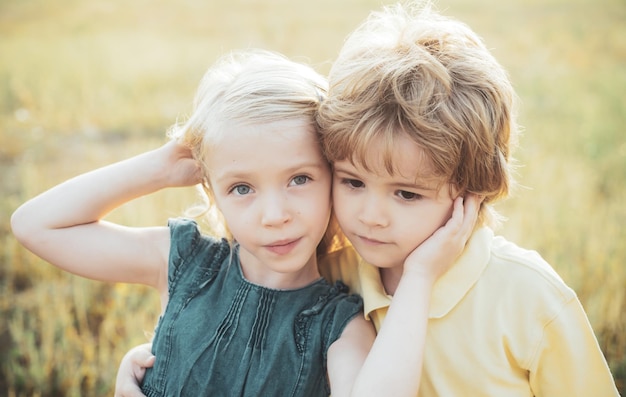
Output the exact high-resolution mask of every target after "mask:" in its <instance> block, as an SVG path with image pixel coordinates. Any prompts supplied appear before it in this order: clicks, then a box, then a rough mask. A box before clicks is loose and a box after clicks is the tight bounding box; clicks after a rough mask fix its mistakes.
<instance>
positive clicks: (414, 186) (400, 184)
mask: <svg viewBox="0 0 626 397" xmlns="http://www.w3.org/2000/svg"><path fill="white" fill-rule="evenodd" d="M333 170H334V171H335V172H340V173H343V174H346V175H348V176H349V177H351V178H354V179H359V180H360V179H363V178H362V177H361V176H359V175H357V174H355V173H354V172H353V171H351V170H347V169H345V168H342V167H341V166H339V167H333ZM366 172H367V171H366ZM369 174H371V175H375V174H373V173H369ZM392 178H395V176H392ZM390 185H392V186H394V187H397V188H401V189H402V188H404V189H417V190H428V191H437V190H438V189H437V188H436V187H433V186H428V185H425V184H418V183H415V182H395V181H394V182H393V183H391V184H390Z"/></svg>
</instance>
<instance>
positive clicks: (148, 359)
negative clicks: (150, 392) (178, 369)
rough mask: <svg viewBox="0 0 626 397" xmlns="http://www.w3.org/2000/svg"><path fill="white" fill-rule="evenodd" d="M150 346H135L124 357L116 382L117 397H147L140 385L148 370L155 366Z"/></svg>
mask: <svg viewBox="0 0 626 397" xmlns="http://www.w3.org/2000/svg"><path fill="white" fill-rule="evenodd" d="M150 346H151V345H150V344H149V343H148V344H143V345H139V346H135V347H133V348H132V349H131V350H129V351H128V353H126V354H125V355H124V357H123V358H122V362H121V363H120V368H119V370H118V371H117V379H116V380H115V397H145V395H144V394H143V393H142V392H141V388H140V387H139V385H140V384H141V382H142V381H143V377H144V375H145V374H146V368H151V367H152V366H153V365H154V360H155V357H154V355H152V353H151V351H150Z"/></svg>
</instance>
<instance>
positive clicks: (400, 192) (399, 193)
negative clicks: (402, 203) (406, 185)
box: [396, 190, 422, 201]
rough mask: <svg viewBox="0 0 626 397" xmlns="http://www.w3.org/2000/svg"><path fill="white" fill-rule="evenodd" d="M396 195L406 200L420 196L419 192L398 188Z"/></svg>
mask: <svg viewBox="0 0 626 397" xmlns="http://www.w3.org/2000/svg"><path fill="white" fill-rule="evenodd" d="M396 195H397V196H398V197H400V198H401V199H402V200H406V201H412V200H419V199H421V198H422V196H420V195H419V194H417V193H412V192H407V191H406V190H398V191H397V192H396Z"/></svg>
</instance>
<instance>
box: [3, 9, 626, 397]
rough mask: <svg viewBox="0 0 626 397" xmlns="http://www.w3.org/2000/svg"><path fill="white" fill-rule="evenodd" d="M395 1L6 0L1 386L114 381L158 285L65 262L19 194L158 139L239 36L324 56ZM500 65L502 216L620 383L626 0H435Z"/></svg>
mask: <svg viewBox="0 0 626 397" xmlns="http://www.w3.org/2000/svg"><path fill="white" fill-rule="evenodd" d="M384 3H390V2H389V1H387V2H385V1H382V2H381V1H380V0H379V1H374V0H345V1H332V0H319V1H310V0H264V1H259V0H233V1H228V2H226V1H217V0H215V1H208V0H207V1H201V0H182V1H174V0H162V1H148V0H125V1H121V0H111V1H107V2H101V1H95V0H83V1H79V0H66V1H63V2H57V1H52V0H3V1H1V2H0V54H1V55H0V193H1V194H0V247H1V248H0V318H1V319H2V320H1V321H0V395H7V396H111V395H112V394H113V393H112V390H113V386H114V380H115V374H116V371H117V367H118V364H119V361H120V359H121V358H122V356H123V355H124V353H125V352H126V351H127V350H128V349H129V348H130V347H132V346H134V345H136V344H139V343H142V342H144V341H146V340H147V339H148V338H149V336H150V335H149V334H150V332H151V330H152V328H153V326H154V324H155V321H156V319H157V316H158V313H159V310H160V308H159V301H158V297H157V295H156V293H154V292H153V291H151V290H149V289H146V288H144V287H140V286H135V285H115V286H112V285H108V284H104V283H99V282H95V281H90V280H85V279H81V278H78V277H74V276H71V275H68V274H66V273H63V272H61V271H59V270H57V269H55V268H53V267H52V266H50V265H49V264H47V263H45V262H43V261H41V260H39V259H38V258H36V257H35V256H34V255H32V254H30V253H28V252H27V251H25V250H24V249H23V248H21V247H20V246H19V245H18V243H17V242H16V241H15V239H14V238H13V237H12V235H11V232H10V227H9V218H10V215H11V213H12V212H13V210H14V209H15V208H16V207H17V206H18V205H19V204H20V203H22V202H23V201H25V200H26V199H28V198H30V197H32V196H33V195H35V194H37V193H39V192H41V191H43V190H45V189H47V188H49V187H51V186H52V185H54V184H56V183H58V182H61V181H62V180H64V179H66V178H68V177H71V176H73V175H76V174H78V173H80V172H83V171H87V170H89V169H92V168H95V167H98V166H101V165H104V164H107V163H110V162H113V161H116V160H120V159H122V158H126V157H129V156H131V155H134V154H137V153H140V152H142V151H144V150H147V149H150V148H154V147H156V146H157V145H159V144H160V143H162V142H163V141H164V134H165V130H166V129H167V128H168V126H169V125H170V124H172V123H173V122H174V121H175V120H176V119H177V118H180V117H184V115H185V114H186V112H188V111H189V109H190V105H191V101H192V98H193V95H194V92H195V88H196V85H197V83H198V82H199V79H200V78H201V76H202V74H203V73H204V71H205V69H206V68H207V67H208V66H209V65H210V64H211V63H212V62H213V61H214V60H215V59H216V58H217V57H218V56H219V55H220V54H222V53H224V52H226V51H228V50H230V49H234V48H244V47H262V48H267V49H271V50H275V51H279V52H282V53H284V54H286V55H288V56H290V57H292V58H295V59H298V60H302V61H306V62H309V63H311V64H312V65H314V66H315V67H316V68H317V69H318V70H319V71H320V72H323V73H325V72H327V71H328V68H329V65H330V63H331V62H332V60H333V58H334V56H335V54H336V53H337V51H338V50H339V48H340V46H341V44H342V40H343V38H344V37H345V36H346V35H347V34H348V32H349V31H350V30H351V29H353V28H354V27H356V25H357V24H358V23H359V22H360V21H361V20H362V19H363V18H364V17H365V16H366V15H367V13H368V11H369V10H370V9H374V8H378V7H379V6H380V5H381V4H384ZM437 4H438V7H439V8H440V9H442V10H443V11H444V12H445V13H446V14H449V15H452V16H455V17H458V18H460V19H461V20H463V21H465V22H467V23H468V24H470V26H471V27H472V28H474V30H476V31H477V32H478V33H479V34H480V35H481V36H483V38H484V39H485V41H486V43H487V44H488V46H489V47H490V48H492V49H493V53H494V55H495V56H496V57H497V58H498V59H499V60H500V61H501V63H502V64H503V65H504V66H505V67H506V68H507V69H508V70H509V72H510V75H511V79H512V81H513V83H514V85H515V87H516V89H517V91H518V94H519V97H520V100H521V108H520V124H521V125H522V126H523V127H524V134H523V136H522V138H521V140H520V144H521V146H520V148H519V150H518V151H517V152H516V157H517V158H518V160H519V162H520V164H521V165H522V166H521V167H520V168H519V171H518V180H519V182H520V183H521V185H522V186H523V187H522V188H520V189H518V190H517V191H516V194H515V196H514V197H512V198H511V199H510V200H508V201H506V202H505V203H503V204H502V205H501V206H500V207H499V209H500V210H501V212H502V213H503V214H504V215H505V216H506V217H507V218H508V220H507V222H506V223H504V225H503V227H502V228H501V230H500V232H501V233H502V234H503V235H505V236H507V237H509V238H510V239H512V240H514V241H516V242H517V243H519V244H520V245H522V246H525V247H528V248H533V249H536V250H537V251H539V252H540V253H541V254H542V255H543V256H544V257H545V258H546V259H547V260H548V261H549V262H550V263H551V264H552V265H553V266H554V267H555V269H556V270H557V271H558V272H559V274H560V275H561V276H562V277H563V279H564V280H565V281H566V282H567V283H568V284H569V285H570V286H571V287H572V288H573V289H574V290H575V291H576V292H577V294H578V296H579V298H580V300H581V302H582V303H583V306H584V307H585V309H586V310H587V313H588V315H589V318H590V321H591V323H592V326H593V328H594V330H595V332H596V335H597V337H598V340H599V342H600V345H601V347H602V349H603V351H604V353H605V355H606V357H607V360H608V361H609V365H610V367H611V369H612V371H613V374H614V375H615V378H616V381H617V382H618V386H619V387H620V391H621V393H622V394H624V393H625V392H626V227H624V225H626V207H625V206H624V203H626V131H625V128H626V67H625V65H626V4H625V3H624V2H623V1H622V0H597V1H592V0H567V1H566V0H544V1H538V0H526V1H523V0H512V1H508V2H499V1H495V0H476V1H472V2H469V1H463V0H441V1H439V2H438V3H437ZM194 200H195V197H194V192H193V191H190V190H186V189H179V190H175V191H166V192H162V193H159V194H155V195H153V196H150V197H146V198H142V199H141V200H138V201H137V202H133V203H130V204H128V205H126V206H123V207H122V208H120V209H118V210H116V211H115V212H114V213H113V214H112V215H111V219H114V220H118V221H120V222H124V223H128V224H132V225H153V224H158V225H163V224H165V221H166V219H167V218H168V217H171V216H177V215H180V214H181V213H182V211H183V210H184V209H185V207H186V206H188V205H190V204H192V203H193V201H194Z"/></svg>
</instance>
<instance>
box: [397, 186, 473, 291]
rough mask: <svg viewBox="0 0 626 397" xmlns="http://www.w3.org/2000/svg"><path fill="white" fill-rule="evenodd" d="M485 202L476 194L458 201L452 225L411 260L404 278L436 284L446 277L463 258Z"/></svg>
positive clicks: (447, 225) (411, 255)
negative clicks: (459, 258)
mask: <svg viewBox="0 0 626 397" xmlns="http://www.w3.org/2000/svg"><path fill="white" fill-rule="evenodd" d="M481 202H482V198H479V197H478V196H477V195H475V194H468V195H466V196H465V198H463V197H457V198H456V199H455V201H454V207H453V211H452V216H451V217H450V219H449V220H448V222H446V224H445V225H443V226H442V227H440V228H439V229H437V230H436V231H435V232H434V233H433V234H432V235H431V236H430V237H429V238H427V239H426V240H424V242H422V243H421V244H420V245H419V246H418V247H417V248H416V249H415V250H414V251H413V252H412V253H411V254H410V255H409V256H408V257H407V259H406V260H405V262H404V275H405V276H406V275H407V274H411V277H413V276H419V277H423V278H427V279H429V280H430V281H431V282H432V283H434V282H435V280H437V279H438V278H439V277H440V276H441V275H442V274H444V273H445V272H446V271H447V270H448V269H449V268H450V267H451V266H452V264H453V263H454V262H455V261H456V259H457V258H458V257H459V255H461V253H462V252H463V249H464V248H465V244H466V243H467V241H468V240H469V238H470V236H471V235H472V232H473V230H474V227H475V225H476V220H477V219H478V212H479V209H480V204H481Z"/></svg>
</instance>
